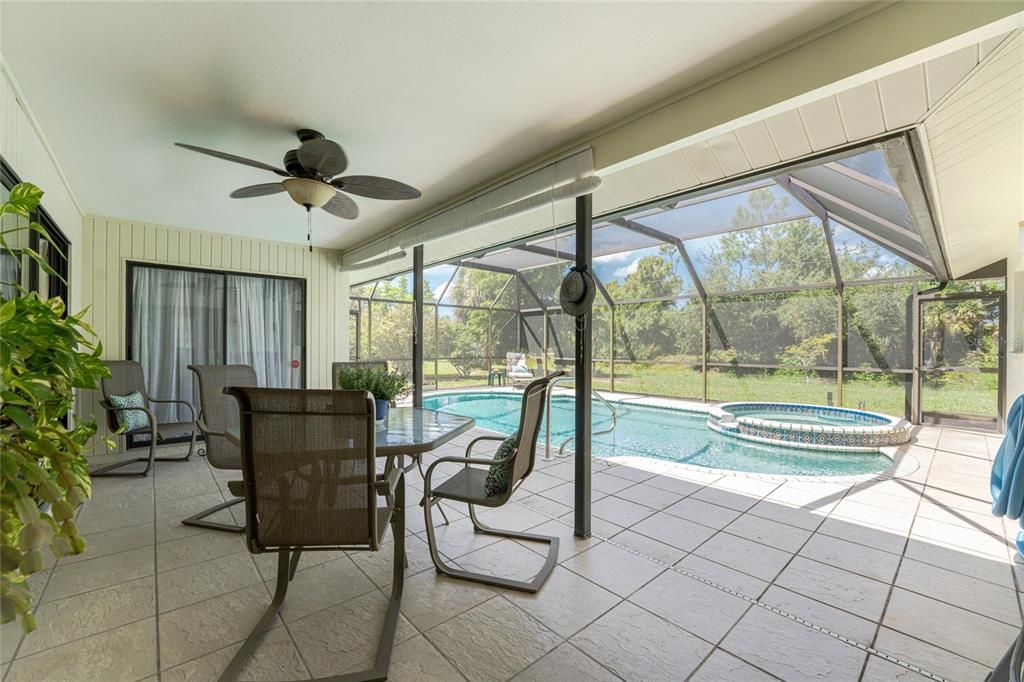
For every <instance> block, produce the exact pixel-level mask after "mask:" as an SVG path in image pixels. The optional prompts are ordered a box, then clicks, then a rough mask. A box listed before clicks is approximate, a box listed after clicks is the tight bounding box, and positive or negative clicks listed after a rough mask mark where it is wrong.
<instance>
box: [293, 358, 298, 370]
mask: <svg viewBox="0 0 1024 682" xmlns="http://www.w3.org/2000/svg"><path fill="white" fill-rule="evenodd" d="M298 368H299V361H298V360H292V369H298Z"/></svg>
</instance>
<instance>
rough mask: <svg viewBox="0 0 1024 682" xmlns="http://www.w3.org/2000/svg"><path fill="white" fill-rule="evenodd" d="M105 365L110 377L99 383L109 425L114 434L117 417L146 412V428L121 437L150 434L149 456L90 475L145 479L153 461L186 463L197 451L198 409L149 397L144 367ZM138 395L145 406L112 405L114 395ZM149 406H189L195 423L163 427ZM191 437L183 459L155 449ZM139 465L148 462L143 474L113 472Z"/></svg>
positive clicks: (132, 363) (126, 362)
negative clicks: (168, 439)
mask: <svg viewBox="0 0 1024 682" xmlns="http://www.w3.org/2000/svg"><path fill="white" fill-rule="evenodd" d="M104 364H106V366H107V369H109V370H110V377H109V378H107V379H103V380H102V381H101V382H100V392H101V393H102V394H103V399H102V400H100V406H101V407H102V408H103V409H104V410H106V412H107V426H108V427H109V428H110V430H111V431H114V432H116V431H117V430H118V429H119V428H121V425H120V424H119V423H118V420H117V418H118V414H119V413H122V412H133V411H134V412H144V413H145V414H146V422H147V425H146V426H144V427H140V428H136V429H133V430H126V431H123V432H121V434H119V435H122V436H125V437H127V436H131V435H148V436H149V456H148V457H134V458H132V459H126V460H124V461H122V462H116V463H114V464H109V465H107V466H103V467H100V468H98V469H96V470H94V471H90V472H89V475H90V476H145V475H147V474H148V473H149V470H150V469H151V468H152V467H153V462H185V461H187V460H188V458H189V457H191V456H192V452H193V451H194V450H195V448H196V431H197V430H198V429H197V428H196V425H195V421H196V410H195V408H194V407H193V406H192V403H190V402H188V401H185V400H158V399H156V398H154V397H153V396H151V395H149V391H147V390H146V377H145V374H143V371H142V365H140V364H139V363H137V362H135V361H134V360H108V361H106V362H105V363H104ZM135 392H138V393H140V394H141V395H142V401H143V407H114V406H113V405H112V404H111V402H110V397H111V396H125V395H129V394H131V393H135ZM150 403H158V404H170V403H174V404H178V405H185V406H186V407H188V409H189V412H190V413H191V414H192V421H190V422H178V423H172V424H161V423H159V422H158V421H157V418H156V415H155V414H153V411H152V410H151V409H149V408H150ZM186 433H187V434H190V436H191V442H190V443H189V446H188V454H187V455H185V456H184V457H157V456H156V446H157V443H158V442H159V441H162V440H163V439H164V438H165V437H167V436H169V435H180V434H186ZM137 462H145V463H146V468H144V469H143V470H142V471H114V470H115V469H119V468H121V467H123V466H126V465H128V464H135V463H137Z"/></svg>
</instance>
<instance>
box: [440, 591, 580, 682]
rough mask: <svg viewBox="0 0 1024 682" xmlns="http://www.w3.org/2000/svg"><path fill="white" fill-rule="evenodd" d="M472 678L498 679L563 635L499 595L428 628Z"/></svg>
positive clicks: (558, 641)
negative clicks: (557, 633) (559, 634)
mask: <svg viewBox="0 0 1024 682" xmlns="http://www.w3.org/2000/svg"><path fill="white" fill-rule="evenodd" d="M426 636H427V639H429V640H430V641H431V642H432V643H433V644H434V646H436V647H437V648H438V649H439V650H440V651H441V653H443V654H444V655H445V656H446V657H447V658H448V659H449V660H450V661H452V662H453V663H455V665H456V667H457V668H458V669H459V671H460V672H461V673H462V674H463V675H465V676H466V677H467V678H469V679H470V680H474V681H479V682H489V681H492V680H493V681H494V682H497V681H499V680H502V681H503V680H506V679H508V678H509V677H511V676H512V675H515V674H516V673H518V672H519V671H521V670H523V669H524V668H525V667H526V666H528V665H530V664H531V663H533V662H534V661H536V660H537V659H539V658H541V657H542V656H543V655H544V654H546V653H548V652H549V651H551V650H552V649H554V648H555V647H557V646H558V645H559V644H561V642H562V640H561V638H560V637H559V636H558V635H556V634H555V633H554V632H552V631H551V630H549V629H547V628H546V627H544V626H543V625H541V624H540V623H538V622H537V621H535V620H533V619H532V618H530V616H528V615H527V614H526V613H525V612H524V611H523V610H521V609H519V608H517V607H516V606H515V605H514V604H512V603H511V602H509V601H508V600H507V599H505V598H503V597H500V596H499V597H495V598H493V599H491V600H490V601H488V602H485V603H483V604H481V605H479V606H477V607H475V608H472V609H470V610H469V611H466V612H465V613H463V614H461V615H459V616H457V617H455V618H453V619H451V620H450V621H447V622H446V623H442V624H441V625H439V626H437V627H435V628H432V629H431V630H428V631H427V632H426Z"/></svg>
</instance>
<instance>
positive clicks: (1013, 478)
mask: <svg viewBox="0 0 1024 682" xmlns="http://www.w3.org/2000/svg"><path fill="white" fill-rule="evenodd" d="M992 513H993V514H994V515H996V516H1005V517H1006V518H1008V519H1019V518H1021V516H1024V395H1021V396H1018V397H1017V399H1016V400H1015V401H1014V402H1013V407H1011V408H1010V414H1009V416H1008V417H1007V419H1006V435H1005V436H1004V437H1003V444H1002V445H1000V446H999V452H998V453H996V459H995V461H994V462H992ZM1022 527H1024V523H1022Z"/></svg>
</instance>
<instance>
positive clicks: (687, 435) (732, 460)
mask: <svg viewBox="0 0 1024 682" xmlns="http://www.w3.org/2000/svg"><path fill="white" fill-rule="evenodd" d="M519 405H520V397H519V395H518V394H514V393H501V392H492V393H486V392H477V393H443V394H437V395H432V396H427V397H425V398H424V399H423V407H425V408H428V409H432V410H441V411H443V412H448V413H451V414H458V415H463V416H466V417H472V418H473V419H475V420H476V425H477V426H478V427H480V428H483V429H488V430H490V431H497V432H498V433H505V434H510V433H512V432H513V431H515V430H516V428H517V427H518V426H519ZM615 407H616V410H617V411H618V420H617V423H616V427H615V430H614V431H612V432H611V433H607V434H602V435H597V436H594V440H593V451H594V454H595V455H596V456H599V457H620V456H633V457H637V456H639V457H651V458H655V459H662V460H667V461H671V462H679V463H682V464H690V465H694V466H700V467H707V468H711V469H725V470H728V471H744V472H748V473H757V474H771V475H785V476H853V475H858V474H869V473H877V472H880V471H883V470H885V469H886V468H888V467H889V466H890V465H891V464H892V460H890V459H889V458H888V457H886V456H885V455H883V454H880V453H878V452H866V453H844V452H827V451H823V450H808V449H797V448H791V447H788V446H785V445H762V444H760V443H753V442H747V441H741V440H738V439H735V438H731V437H729V436H723V435H721V434H719V433H716V432H714V431H712V430H711V429H709V428H708V427H707V426H706V424H705V422H706V420H707V415H705V414H703V413H695V412H694V413H691V412H684V411H682V410H673V409H667V408H660V407H649V406H646V405H634V404H631V403H621V402H618V403H615ZM573 408H574V401H573V398H572V397H571V396H568V395H564V396H562V395H557V396H555V397H554V399H553V400H552V402H551V423H552V424H551V425H552V428H551V443H552V451H556V450H557V447H558V444H559V443H561V442H562V440H564V439H565V438H567V437H568V436H571V435H572V433H573V424H574V416H573V415H574V409H573ZM593 425H594V426H593V428H594V431H595V432H596V431H600V430H602V429H605V428H607V427H608V426H610V425H611V414H610V412H609V411H608V409H607V408H606V407H605V406H604V405H601V404H600V403H598V402H595V403H594V407H593ZM541 432H542V433H543V427H542V431H541Z"/></svg>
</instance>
